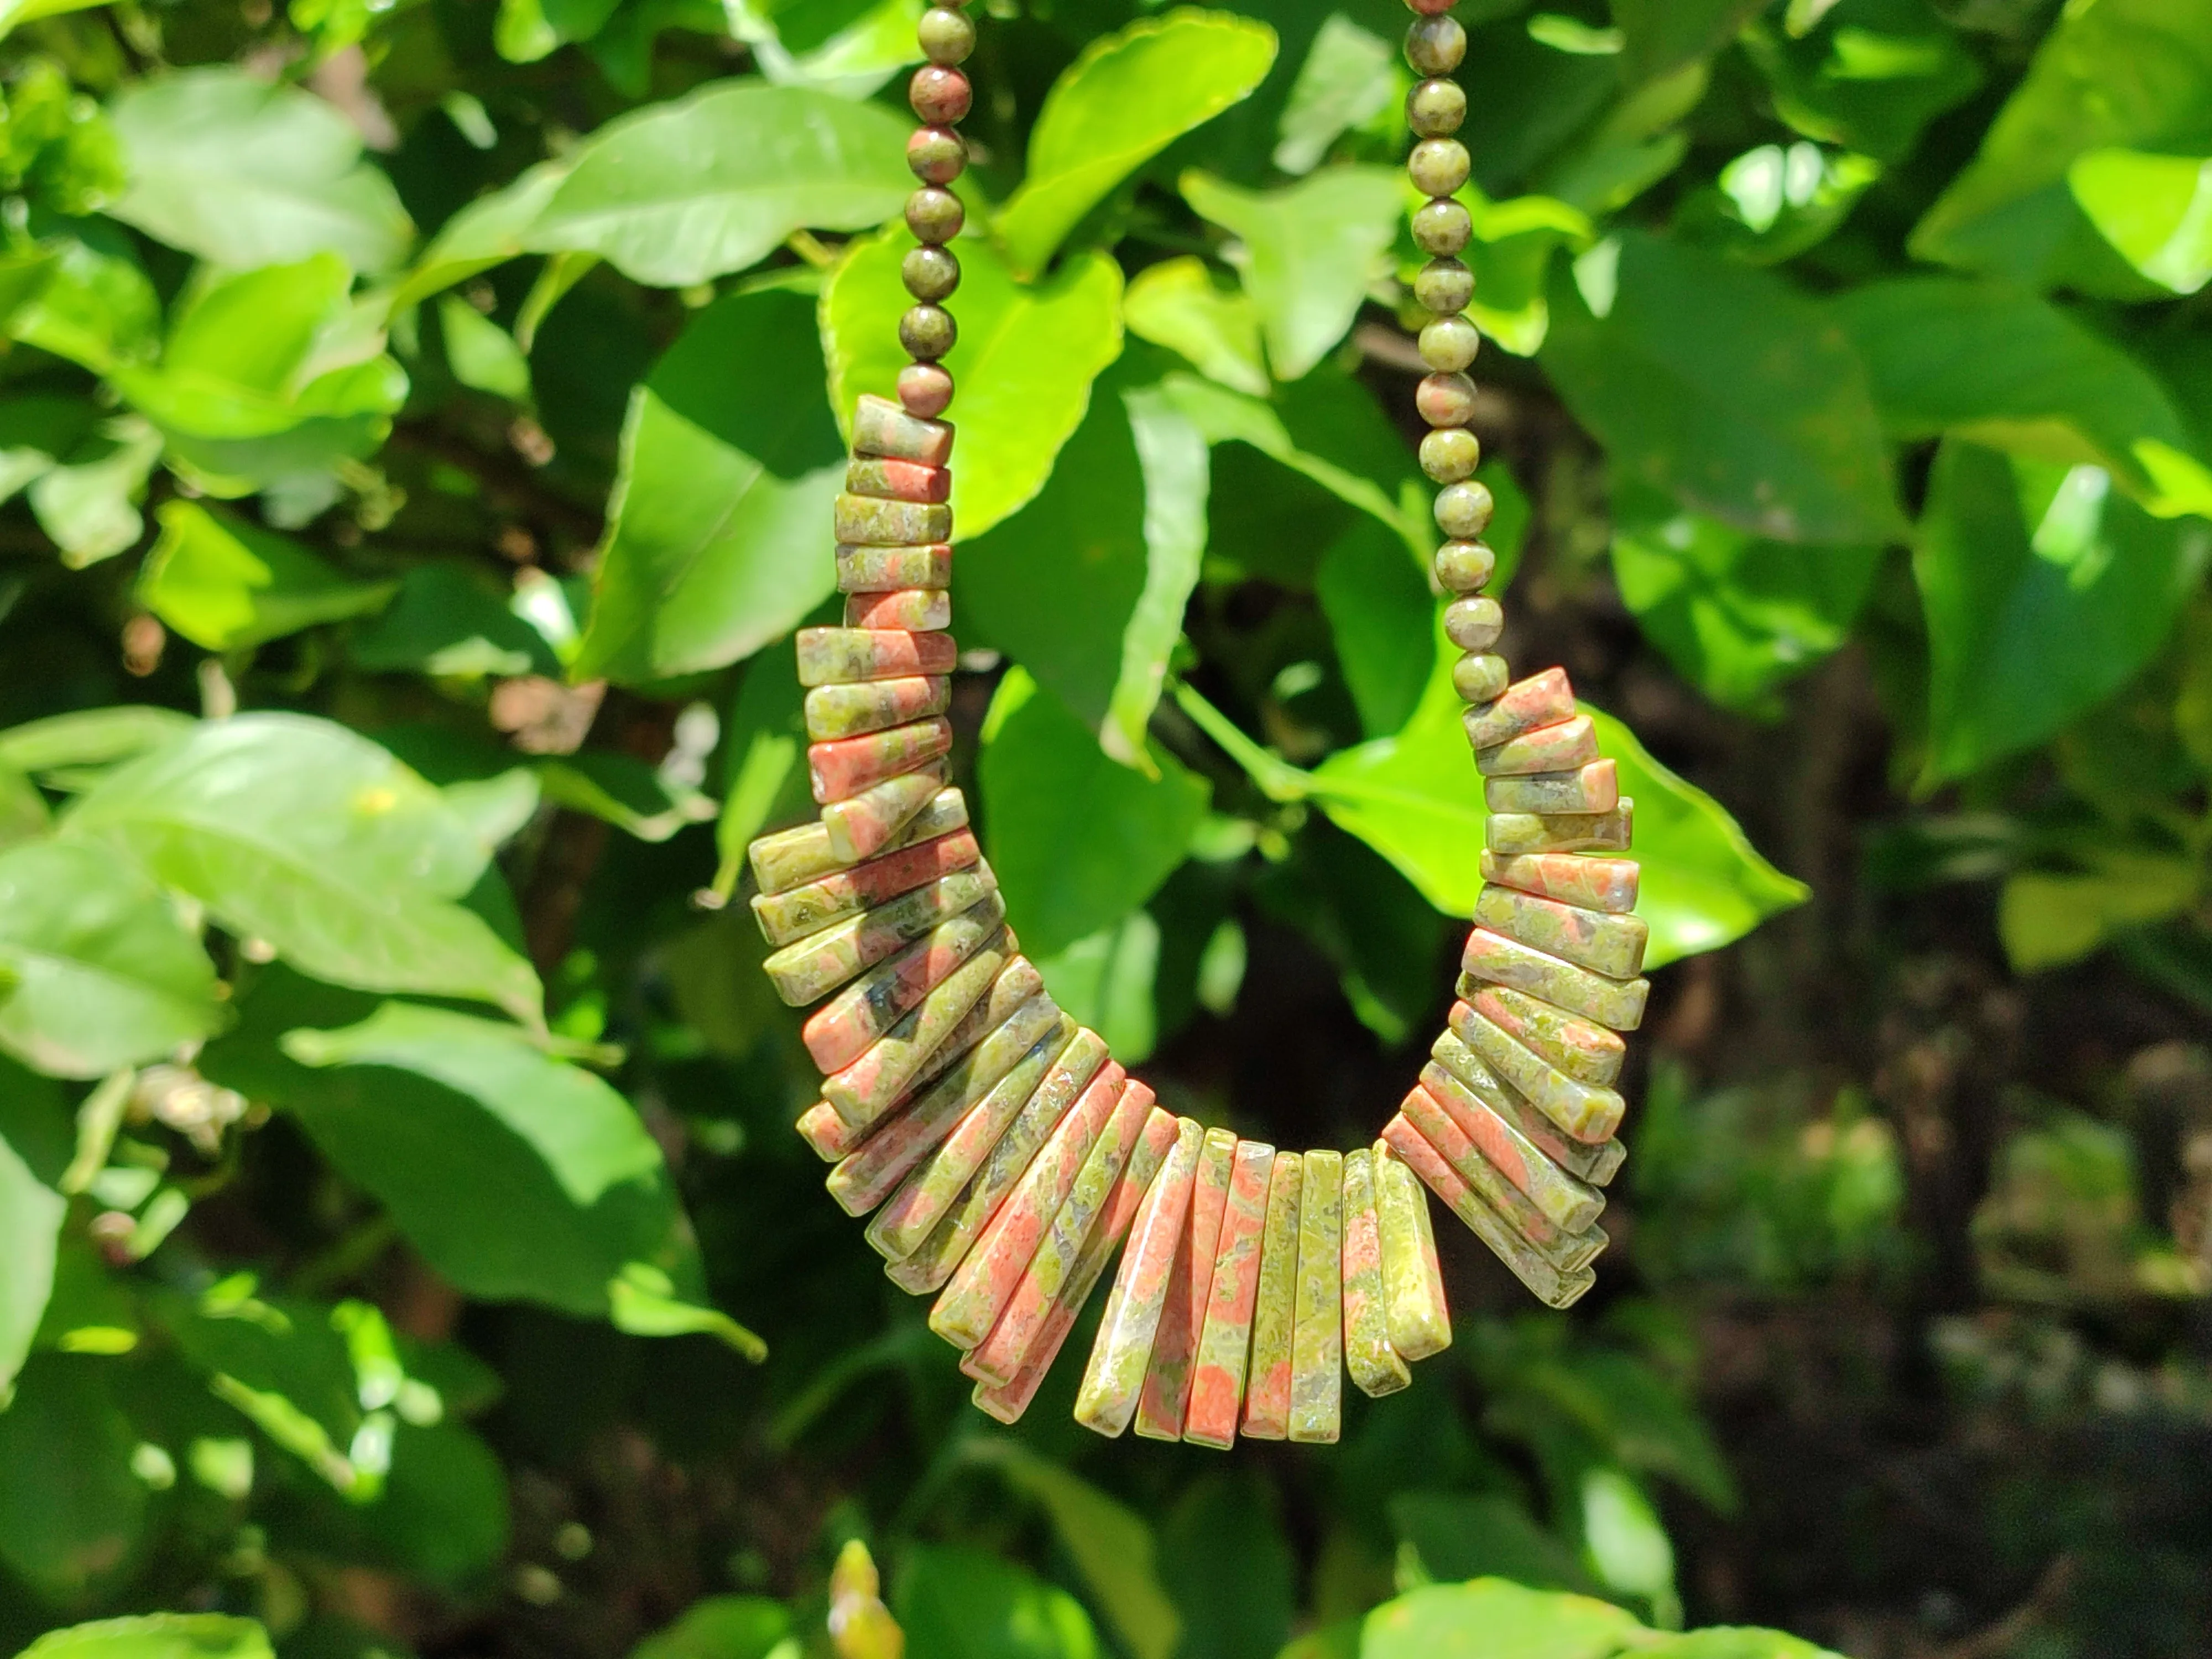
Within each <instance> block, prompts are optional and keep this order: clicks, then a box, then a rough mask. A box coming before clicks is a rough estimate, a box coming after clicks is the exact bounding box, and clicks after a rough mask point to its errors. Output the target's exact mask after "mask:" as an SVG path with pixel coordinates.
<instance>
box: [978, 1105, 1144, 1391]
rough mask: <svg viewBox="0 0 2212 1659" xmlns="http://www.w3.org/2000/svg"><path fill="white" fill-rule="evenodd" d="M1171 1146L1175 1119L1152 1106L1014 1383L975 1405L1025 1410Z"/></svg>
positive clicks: (987, 1387)
mask: <svg viewBox="0 0 2212 1659" xmlns="http://www.w3.org/2000/svg"><path fill="white" fill-rule="evenodd" d="M1175 1146H1176V1119H1175V1118H1174V1117H1173V1116H1172V1115H1170V1114H1169V1113H1167V1112H1164V1111H1162V1110H1160V1109H1158V1107H1155V1108H1153V1109H1152V1115H1151V1116H1150V1117H1149V1118H1147V1119H1146V1121H1145V1133H1144V1135H1143V1137H1142V1139H1139V1141H1138V1142H1137V1150H1136V1152H1134V1153H1133V1154H1132V1155H1131V1156H1130V1158H1129V1167H1128V1168H1127V1170H1123V1171H1122V1173H1121V1182H1120V1184H1119V1185H1117V1186H1116V1187H1115V1189H1114V1197H1113V1199H1112V1200H1111V1201H1110V1202H1109V1204H1108V1205H1107V1206H1106V1213H1105V1214H1104V1215H1103V1217H1101V1218H1099V1223H1098V1225H1097V1227H1095V1228H1093V1229H1092V1230H1091V1237H1090V1239H1089V1240H1088V1241H1087V1242H1086V1243H1085V1245H1084V1247H1083V1254H1082V1255H1079V1256H1078V1257H1077V1258H1076V1261H1075V1265H1074V1266H1073V1267H1071V1268H1070V1269H1069V1270H1068V1275H1067V1288H1066V1291H1065V1292H1063V1293H1062V1295H1061V1296H1060V1298H1059V1299H1058V1300H1057V1301H1055V1302H1054V1304H1053V1306H1052V1311H1051V1313H1050V1314H1049V1315H1048V1316H1046V1319H1045V1323H1044V1328H1043V1329H1042V1330H1041V1331H1039V1332H1038V1333H1037V1339H1036V1343H1035V1344H1034V1345H1033V1346H1031V1348H1030V1356H1029V1358H1027V1359H1026V1360H1025V1361H1024V1362H1023V1364H1022V1369H1021V1370H1020V1371H1019V1372H1018V1374H1017V1375H1016V1376H1015V1377H1014V1379H1013V1381H1012V1382H1011V1383H1006V1384H1004V1385H1003V1386H1000V1387H993V1386H991V1385H990V1384H988V1383H977V1384H976V1386H975V1395H974V1399H975V1404H976V1405H977V1406H978V1407H981V1409H982V1410H984V1411H985V1412H987V1413H989V1414H990V1415H991V1416H993V1417H995V1418H997V1419H999V1421H1000V1422H1001V1423H1012V1422H1016V1421H1018V1419H1020V1417H1021V1415H1022V1413H1024V1412H1025V1411H1027V1410H1028V1409H1029V1407H1030V1401H1032V1400H1034V1399H1035V1398H1036V1391H1037V1389H1039V1388H1040V1387H1041V1386H1042V1384H1043V1383H1044V1379H1045V1374H1046V1373H1047V1372H1048V1371H1049V1370H1051V1369H1052V1362H1053V1361H1054V1360H1055V1359H1057V1358H1060V1349H1061V1347H1062V1346H1065V1345H1066V1341H1067V1334H1068V1333H1069V1332H1070V1331H1072V1330H1073V1329H1074V1328H1075V1321H1076V1317H1077V1316H1078V1315H1079V1314H1080V1313H1082V1311H1083V1304H1085V1303H1086V1302H1088V1301H1089V1300H1090V1299H1091V1291H1094V1290H1096V1289H1097V1288H1098V1281H1099V1280H1100V1279H1103V1278H1104V1277H1105V1276H1106V1269H1107V1267H1109V1265H1110V1264H1111V1263H1112V1261H1113V1260H1114V1252H1115V1249H1118V1248H1120V1245H1121V1241H1122V1239H1123V1238H1124V1237H1127V1235H1128V1232H1129V1229H1130V1227H1131V1225H1132V1224H1133V1222H1134V1221H1135V1219H1136V1218H1137V1217H1138V1215H1139V1213H1141V1212H1142V1207H1143V1206H1144V1204H1145V1202H1146V1200H1147V1199H1148V1198H1149V1197H1150V1196H1151V1194H1152V1189H1153V1188H1155V1187H1156V1186H1158V1184H1159V1180H1160V1176H1161V1175H1162V1173H1163V1171H1162V1165H1163V1164H1164V1163H1165V1162H1166V1160H1167V1158H1168V1156H1169V1154H1170V1152H1171V1151H1172V1150H1173V1149H1174V1147H1175Z"/></svg>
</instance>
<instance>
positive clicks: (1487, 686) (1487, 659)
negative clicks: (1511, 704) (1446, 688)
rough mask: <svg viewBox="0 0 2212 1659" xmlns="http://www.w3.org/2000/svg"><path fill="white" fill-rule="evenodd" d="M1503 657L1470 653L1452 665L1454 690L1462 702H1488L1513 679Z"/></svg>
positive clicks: (1511, 672)
mask: <svg viewBox="0 0 2212 1659" xmlns="http://www.w3.org/2000/svg"><path fill="white" fill-rule="evenodd" d="M1512 678H1513V671H1512V670H1511V669H1510V668H1508V667H1507V666H1506V665H1505V659H1504V658H1503V657H1491V656H1484V655H1480V654H1470V655H1468V656H1464V657H1462V658H1461V659H1459V660H1458V661H1457V662H1455V663H1454V664H1453V665H1452V690H1455V691H1456V692H1458V693H1459V696H1460V701H1461V702H1489V701H1490V700H1491V699H1492V698H1493V697H1495V696H1498V693H1500V692H1501V691H1503V690H1505V688H1506V686H1507V685H1508V684H1510V683H1511V681H1512Z"/></svg>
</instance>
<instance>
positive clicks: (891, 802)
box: [822, 760, 948, 864]
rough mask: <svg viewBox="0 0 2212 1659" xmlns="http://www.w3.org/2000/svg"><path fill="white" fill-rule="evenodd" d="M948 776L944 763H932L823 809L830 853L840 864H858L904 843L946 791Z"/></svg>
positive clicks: (824, 826) (823, 821) (823, 826)
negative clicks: (920, 815)
mask: <svg viewBox="0 0 2212 1659" xmlns="http://www.w3.org/2000/svg"><path fill="white" fill-rule="evenodd" d="M947 774H948V768H947V767H946V764H945V762H943V761H941V760H940V761H933V762H931V763H929V764H928V765H927V766H925V767H921V768H920V769H917V770H915V771H912V772H908V773H906V774H905V775H902V776H900V777H896V778H889V779H886V780H885V781H883V782H882V783H879V784H878V785H877V786H876V787H874V788H872V789H863V790H862V791H860V793H859V794H857V795H854V796H852V797H850V798H849V799H845V800H841V801H836V802H833V803H831V804H830V805H828V806H825V807H823V809H822V830H823V834H824V835H826V836H828V837H829V850H830V851H831V852H833V853H835V854H836V855H837V857H838V859H839V860H840V861H842V862H843V863H846V864H857V863H859V862H860V860H862V859H865V858H871V857H872V856H874V855H875V854H878V853H880V852H882V851H883V850H884V848H888V847H890V846H893V845H895V844H898V843H902V842H904V841H905V840H906V839H907V838H908V837H907V835H906V829H907V826H908V824H909V823H912V822H913V820H914V817H915V814H916V813H918V812H920V811H921V810H922V809H923V808H924V807H926V806H927V805H929V803H930V802H931V801H933V800H934V799H936V795H935V793H934V792H935V791H937V790H939V789H942V788H944V787H945V778H946V775H947Z"/></svg>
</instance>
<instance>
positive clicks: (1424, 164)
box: [1406, 138, 1468, 368]
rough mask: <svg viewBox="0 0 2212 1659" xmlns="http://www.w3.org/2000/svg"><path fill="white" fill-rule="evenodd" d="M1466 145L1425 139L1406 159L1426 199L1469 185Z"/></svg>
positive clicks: (1410, 174)
mask: <svg viewBox="0 0 2212 1659" xmlns="http://www.w3.org/2000/svg"><path fill="white" fill-rule="evenodd" d="M1467 175H1468V154H1467V146H1466V145H1465V144H1462V143H1460V141H1459V140H1458V139H1456V138H1424V139H1422V140H1421V142H1420V143H1418V144H1416V145H1414V146H1413V154H1412V155H1408V156H1407V158H1406V176H1407V178H1409V179H1412V180H1413V188H1414V189H1416V190H1418V191H1420V192H1421V194H1422V195H1424V196H1431V197H1434V196H1449V195H1450V194H1451V193H1452V192H1453V191H1456V190H1457V189H1458V188H1459V187H1460V186H1461V185H1463V184H1465V183H1466V182H1467ZM1453 367H1454V368H1464V367H1465V365H1464V364H1454V365H1453Z"/></svg>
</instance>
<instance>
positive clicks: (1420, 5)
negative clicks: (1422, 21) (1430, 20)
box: [1406, 0, 1459, 17]
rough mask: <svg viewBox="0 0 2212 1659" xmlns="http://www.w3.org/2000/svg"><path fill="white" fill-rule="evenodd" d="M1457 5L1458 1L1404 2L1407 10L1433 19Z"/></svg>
mask: <svg viewBox="0 0 2212 1659" xmlns="http://www.w3.org/2000/svg"><path fill="white" fill-rule="evenodd" d="M1458 3H1459V0H1406V4H1407V6H1408V7H1409V8H1411V9H1413V10H1414V11H1417V12H1419V13H1420V14H1421V15H1422V16H1424V17H1434V16H1436V15H1437V14H1438V13H1440V12H1447V11H1449V10H1450V9H1452V8H1453V7H1454V6H1455V5H1457V4H1458Z"/></svg>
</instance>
